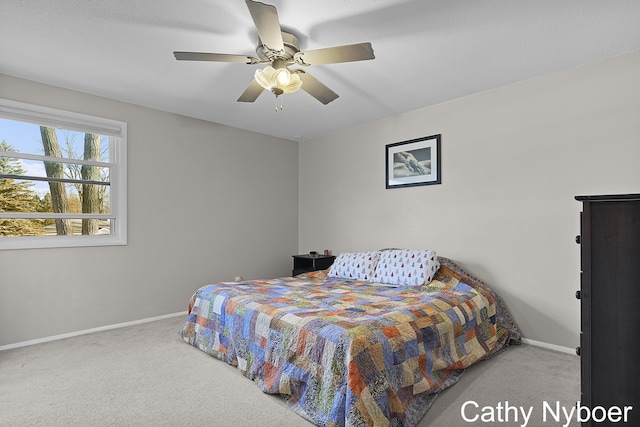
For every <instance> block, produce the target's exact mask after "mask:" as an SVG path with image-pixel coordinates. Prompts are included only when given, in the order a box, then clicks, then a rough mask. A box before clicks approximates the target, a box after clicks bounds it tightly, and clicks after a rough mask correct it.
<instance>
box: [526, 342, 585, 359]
mask: <svg viewBox="0 0 640 427" xmlns="http://www.w3.org/2000/svg"><path fill="white" fill-rule="evenodd" d="M522 343H523V344H529V345H534V346H536V347H542V348H546V349H548V350H555V351H559V352H561V353H567V354H572V355H574V356H577V354H576V349H575V348H570V347H562V346H559V345H555V344H549V343H546V342H542V341H536V340H530V339H528V338H522Z"/></svg>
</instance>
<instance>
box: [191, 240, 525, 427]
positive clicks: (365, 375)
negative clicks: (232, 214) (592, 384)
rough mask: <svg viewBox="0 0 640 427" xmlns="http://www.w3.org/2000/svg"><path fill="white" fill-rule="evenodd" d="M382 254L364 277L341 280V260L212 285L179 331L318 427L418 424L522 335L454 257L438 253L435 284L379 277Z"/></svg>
mask: <svg viewBox="0 0 640 427" xmlns="http://www.w3.org/2000/svg"><path fill="white" fill-rule="evenodd" d="M375 252H378V254H379V255H378V257H379V259H376V260H374V261H375V264H378V265H377V266H376V265H374V266H373V268H371V265H368V266H366V267H367V268H369V269H368V270H367V269H366V268H365V269H363V270H360V272H359V273H357V274H354V273H353V271H351V272H345V271H344V269H343V271H342V272H339V271H338V273H339V274H336V271H337V270H339V269H338V264H339V261H340V260H341V257H342V254H340V256H338V258H337V259H336V261H335V262H334V265H333V266H332V267H331V268H330V269H327V270H324V271H317V272H310V273H305V274H301V275H298V276H295V277H282V278H277V279H269V280H252V281H246V282H221V283H216V284H211V285H207V286H203V287H201V288H200V289H198V290H197V291H196V292H195V294H194V295H193V297H192V298H191V300H190V301H189V304H188V306H189V314H188V317H187V321H186V323H185V325H184V327H183V328H182V329H181V330H180V334H181V336H182V337H183V339H184V340H185V341H186V342H188V343H189V344H191V345H193V346H195V347H197V348H199V349H200V350H202V351H204V352H206V353H208V354H210V355H211V356H213V357H215V358H218V359H220V360H222V361H224V362H226V363H228V364H231V365H233V366H236V367H237V368H238V369H239V370H240V372H241V373H242V374H243V375H244V376H246V377H248V378H250V379H251V380H253V381H255V382H256V383H257V384H258V385H259V387H260V388H261V389H262V391H264V392H265V393H271V394H280V395H281V396H282V397H283V398H284V399H285V401H286V402H287V404H288V405H289V407H290V408H291V409H292V410H293V411H295V412H296V413H298V414H299V415H301V416H302V417H304V418H306V419H307V420H309V421H311V422H313V423H314V424H316V425H318V426H345V427H346V426H374V425H375V426H405V427H411V426H415V425H417V424H418V422H419V421H420V419H421V418H422V417H423V416H424V414H425V413H426V412H427V410H428V409H429V407H430V406H431V404H432V403H433V401H434V400H435V398H436V397H437V395H438V393H439V392H440V391H442V390H444V389H445V388H447V387H449V386H451V385H453V384H455V383H456V382H457V381H458V379H459V378H460V376H461V375H462V373H463V370H464V369H465V368H466V367H468V366H470V365H472V364H474V363H476V362H478V361H480V360H483V359H486V358H489V357H492V356H494V355H496V354H497V353H499V352H501V351H503V350H504V349H505V348H506V347H507V346H508V345H509V344H510V343H511V344H513V343H519V341H520V332H519V330H518V328H517V326H516V324H515V323H514V321H513V320H512V318H511V317H510V315H509V313H508V311H507V310H506V308H505V306H504V304H503V302H502V300H501V299H500V297H499V296H498V295H497V294H496V293H495V292H494V291H493V290H492V289H490V287H488V286H487V285H486V284H484V283H483V282H481V281H480V280H478V279H477V278H475V277H474V276H472V275H471V274H469V273H468V272H466V271H465V270H463V269H462V268H461V267H460V266H459V265H457V264H456V263H455V262H453V261H452V260H450V259H448V258H444V257H434V259H435V261H434V263H435V264H436V265H437V268H435V269H434V268H433V267H434V266H433V265H432V266H431V268H432V270H433V271H432V273H428V274H429V277H428V278H427V280H424V283H422V284H420V285H417V286H404V285H398V284H397V283H395V284H390V283H386V282H381V281H380V280H381V278H380V277H379V275H378V274H377V272H380V271H381V270H382V259H381V258H380V257H384V256H387V254H388V252H387V251H375ZM375 252H374V253H375ZM434 256H435V253H434ZM352 267H354V269H353V270H356V269H355V264H353V266H352ZM359 267H360V264H358V269H359ZM376 268H377V271H376ZM363 272H364V274H363ZM387 273H388V271H387ZM431 275H432V276H431ZM353 277H355V279H354V278H353ZM385 280H386V281H389V280H387V279H385Z"/></svg>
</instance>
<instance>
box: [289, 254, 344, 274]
mask: <svg viewBox="0 0 640 427" xmlns="http://www.w3.org/2000/svg"><path fill="white" fill-rule="evenodd" d="M335 259H336V257H335V256H333V255H309V254H304V255H293V273H292V275H293V276H297V275H298V274H302V273H307V272H309V271H317V270H324V269H325V268H329V267H331V264H333V261H334V260H335Z"/></svg>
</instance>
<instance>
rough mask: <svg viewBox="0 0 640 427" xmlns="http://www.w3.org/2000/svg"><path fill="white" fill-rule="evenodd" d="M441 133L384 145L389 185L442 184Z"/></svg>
mask: <svg viewBox="0 0 640 427" xmlns="http://www.w3.org/2000/svg"><path fill="white" fill-rule="evenodd" d="M441 139H442V135H441V134H437V135H430V136H425V137H422V138H416V139H410V140H408V141H401V142H395V143H393V144H387V145H386V146H385V149H386V151H385V170H386V173H385V177H386V188H403V187H416V186H419V185H434V184H441V183H442V164H441V153H440V142H441Z"/></svg>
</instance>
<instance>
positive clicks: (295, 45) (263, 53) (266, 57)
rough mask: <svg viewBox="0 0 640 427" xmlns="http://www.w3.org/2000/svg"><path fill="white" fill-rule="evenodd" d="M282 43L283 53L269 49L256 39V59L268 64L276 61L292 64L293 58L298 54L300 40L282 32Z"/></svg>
mask: <svg viewBox="0 0 640 427" xmlns="http://www.w3.org/2000/svg"><path fill="white" fill-rule="evenodd" d="M282 41H283V44H284V52H282V51H276V50H273V49H270V48H269V47H268V46H266V45H264V44H263V43H262V40H260V38H258V43H257V44H256V54H257V55H258V58H260V59H262V60H263V61H268V62H273V61H274V60H276V59H280V60H283V61H285V62H292V60H293V56H294V55H295V54H296V53H298V52H300V40H298V38H297V37H296V36H294V35H293V34H291V33H287V32H284V31H282Z"/></svg>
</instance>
